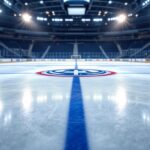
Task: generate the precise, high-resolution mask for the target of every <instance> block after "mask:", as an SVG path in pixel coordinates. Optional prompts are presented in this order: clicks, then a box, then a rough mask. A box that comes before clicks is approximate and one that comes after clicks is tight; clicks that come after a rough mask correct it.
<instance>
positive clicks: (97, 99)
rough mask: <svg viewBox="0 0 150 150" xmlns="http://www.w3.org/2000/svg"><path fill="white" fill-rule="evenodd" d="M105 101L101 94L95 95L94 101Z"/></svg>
mask: <svg viewBox="0 0 150 150" xmlns="http://www.w3.org/2000/svg"><path fill="white" fill-rule="evenodd" d="M102 99H103V96H102V95H100V94H94V95H93V100H94V101H96V102H97V101H101V100H102Z"/></svg>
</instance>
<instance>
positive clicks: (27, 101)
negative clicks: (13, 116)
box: [22, 88, 33, 113]
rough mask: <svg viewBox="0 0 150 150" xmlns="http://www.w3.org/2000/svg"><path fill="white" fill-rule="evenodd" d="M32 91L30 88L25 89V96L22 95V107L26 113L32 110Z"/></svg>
mask: <svg viewBox="0 0 150 150" xmlns="http://www.w3.org/2000/svg"><path fill="white" fill-rule="evenodd" d="M32 102H33V97H32V92H31V90H30V89H29V88H26V89H24V92H23V97H22V107H23V109H24V112H25V113H29V112H30V111H32Z"/></svg>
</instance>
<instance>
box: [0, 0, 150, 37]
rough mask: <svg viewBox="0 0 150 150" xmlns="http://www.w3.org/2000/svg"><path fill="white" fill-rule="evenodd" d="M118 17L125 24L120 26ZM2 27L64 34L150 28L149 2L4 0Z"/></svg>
mask: <svg viewBox="0 0 150 150" xmlns="http://www.w3.org/2000/svg"><path fill="white" fill-rule="evenodd" d="M24 14H26V15H30V17H31V18H30V19H31V21H29V22H25V21H23V15H24ZM119 15H125V16H126V17H127V18H126V20H125V22H123V23H120V24H118V23H117V20H116V18H117V16H119ZM26 17H29V16H26ZM0 27H1V28H9V29H12V28H13V29H23V30H24V29H25V30H27V29H28V30H32V31H40V32H41V31H44V32H50V33H51V34H52V33H56V34H59V33H60V34H64V35H65V34H67V35H76V34H77V33H79V35H81V33H84V35H85V33H87V35H88V34H91V35H94V34H96V33H104V32H109V31H110V32H112V31H115V32H116V31H126V30H135V29H140V30H141V29H146V28H149V27H150V0H34V1H33V0H1V1H0Z"/></svg>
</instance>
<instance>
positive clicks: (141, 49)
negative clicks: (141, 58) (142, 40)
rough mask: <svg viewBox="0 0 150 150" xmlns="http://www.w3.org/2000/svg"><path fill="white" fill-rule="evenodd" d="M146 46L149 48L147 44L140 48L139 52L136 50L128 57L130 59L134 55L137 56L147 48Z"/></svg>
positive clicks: (149, 44)
mask: <svg viewBox="0 0 150 150" xmlns="http://www.w3.org/2000/svg"><path fill="white" fill-rule="evenodd" d="M148 46H150V42H148V43H147V44H145V45H144V46H143V47H142V48H140V49H139V50H137V51H136V52H135V53H133V54H132V55H130V57H133V56H135V55H137V54H138V53H140V52H141V51H143V50H144V49H145V48H147V47H148Z"/></svg>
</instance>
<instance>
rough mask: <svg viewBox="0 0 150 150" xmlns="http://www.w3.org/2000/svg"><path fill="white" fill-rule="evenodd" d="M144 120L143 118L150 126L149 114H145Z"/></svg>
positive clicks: (143, 115)
mask: <svg viewBox="0 0 150 150" xmlns="http://www.w3.org/2000/svg"><path fill="white" fill-rule="evenodd" d="M142 118H143V121H144V123H147V124H149V125H150V114H149V113H147V112H143V114H142Z"/></svg>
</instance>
